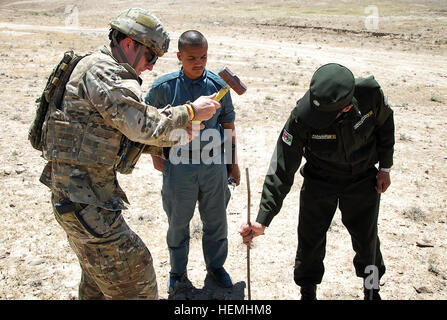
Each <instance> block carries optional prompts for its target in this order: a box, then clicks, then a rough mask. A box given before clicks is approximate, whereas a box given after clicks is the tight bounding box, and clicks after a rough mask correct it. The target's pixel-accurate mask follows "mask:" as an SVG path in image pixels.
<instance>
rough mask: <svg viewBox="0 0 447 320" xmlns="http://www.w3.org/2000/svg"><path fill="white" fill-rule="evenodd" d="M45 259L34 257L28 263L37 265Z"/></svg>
mask: <svg viewBox="0 0 447 320" xmlns="http://www.w3.org/2000/svg"><path fill="white" fill-rule="evenodd" d="M45 261H46V259H45V258H39V259H34V260H31V261H30V262H29V265H31V266H38V265H39V264H42V263H44V262H45Z"/></svg>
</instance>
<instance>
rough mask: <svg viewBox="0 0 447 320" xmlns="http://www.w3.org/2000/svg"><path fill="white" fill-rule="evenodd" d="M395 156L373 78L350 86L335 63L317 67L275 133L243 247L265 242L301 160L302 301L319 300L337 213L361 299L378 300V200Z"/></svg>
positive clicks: (388, 117)
mask: <svg viewBox="0 0 447 320" xmlns="http://www.w3.org/2000/svg"><path fill="white" fill-rule="evenodd" d="M393 149H394V120H393V112H392V110H391V108H390V107H389V105H388V104H387V102H386V99H385V97H384V94H383V92H382V90H381V88H380V86H379V84H378V83H377V81H376V80H375V79H374V77H373V76H370V77H368V78H357V79H355V78H354V76H353V74H352V72H351V71H350V70H349V69H347V68H346V67H344V66H342V65H339V64H336V63H330V64H326V65H324V66H322V67H320V68H319V69H318V70H317V71H316V72H315V73H314V75H313V77H312V80H311V83H310V89H309V90H308V91H307V92H306V94H305V95H304V96H303V97H302V98H301V99H300V100H298V102H297V105H296V107H295V109H293V111H292V112H291V115H290V117H289V119H288V120H287V122H286V124H285V126H284V128H283V129H282V131H281V133H280V136H279V139H278V142H277V144H276V150H275V152H276V157H273V158H272V162H271V168H275V167H276V170H275V172H274V173H273V174H268V175H267V176H266V178H265V181H264V186H263V192H262V197H261V201H260V208H259V213H258V216H257V219H256V222H254V223H252V224H251V225H248V224H243V225H242V226H241V229H240V233H241V235H242V237H243V241H244V243H246V244H249V243H251V241H252V239H253V237H256V236H258V235H260V234H263V233H264V230H265V228H266V227H268V226H269V224H270V223H271V221H272V219H273V217H274V216H275V215H276V214H278V213H279V211H280V209H281V206H282V204H283V200H284V198H285V197H286V195H287V194H288V193H289V191H290V188H291V186H292V185H293V180H294V175H295V173H296V171H297V170H298V168H299V167H300V164H301V160H302V157H304V158H305V159H306V163H305V165H304V166H303V167H302V168H301V170H300V172H301V174H302V176H303V177H304V180H303V185H302V188H301V193H300V210H299V223H298V249H297V253H296V260H295V267H294V280H295V282H296V284H297V285H298V286H300V287H301V298H302V299H316V285H317V284H319V283H321V280H322V278H323V273H324V264H323V260H324V256H325V250H326V249H325V247H326V233H327V230H328V229H329V226H330V224H331V221H332V219H333V216H334V213H335V211H336V209H337V206H338V207H339V209H340V211H341V214H342V222H343V224H344V225H345V227H346V228H347V229H348V231H349V233H350V235H351V239H352V246H353V249H354V251H355V253H356V254H355V257H354V266H355V270H356V275H357V276H358V277H361V278H363V279H364V293H365V299H380V295H379V293H378V291H379V286H378V283H379V279H380V277H382V275H383V274H384V273H385V265H384V262H383V259H382V254H381V251H380V243H379V239H378V236H377V219H378V213H379V203H380V194H381V193H383V192H385V191H386V190H387V188H388V186H389V185H390V168H391V166H392V165H393ZM377 163H378V164H379V168H378V169H377V168H376V166H375V165H376V164H377ZM374 271H375V273H374ZM374 275H375V277H373V278H375V279H373V280H374V281H371V279H370V276H374ZM367 280H368V281H367Z"/></svg>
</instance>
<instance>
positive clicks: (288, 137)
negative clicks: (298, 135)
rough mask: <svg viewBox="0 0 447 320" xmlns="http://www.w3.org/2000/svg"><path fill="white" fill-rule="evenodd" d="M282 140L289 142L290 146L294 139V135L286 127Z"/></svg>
mask: <svg viewBox="0 0 447 320" xmlns="http://www.w3.org/2000/svg"><path fill="white" fill-rule="evenodd" d="M282 141H283V142H284V143H285V144H287V145H288V146H291V145H292V141H293V136H292V135H291V134H290V133H289V132H287V130H286V129H284V132H283V134H282Z"/></svg>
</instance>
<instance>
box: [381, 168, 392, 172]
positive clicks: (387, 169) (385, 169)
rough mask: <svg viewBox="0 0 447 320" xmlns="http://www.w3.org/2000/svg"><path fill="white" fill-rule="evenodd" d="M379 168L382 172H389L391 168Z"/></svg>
mask: <svg viewBox="0 0 447 320" xmlns="http://www.w3.org/2000/svg"><path fill="white" fill-rule="evenodd" d="M379 170H380V171H383V172H390V171H391V168H379Z"/></svg>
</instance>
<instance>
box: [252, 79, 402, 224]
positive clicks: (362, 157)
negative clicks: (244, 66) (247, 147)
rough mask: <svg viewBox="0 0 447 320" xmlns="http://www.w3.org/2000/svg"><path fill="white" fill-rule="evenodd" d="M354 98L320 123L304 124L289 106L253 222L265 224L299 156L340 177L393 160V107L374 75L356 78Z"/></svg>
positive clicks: (317, 169) (277, 206)
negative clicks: (331, 119)
mask: <svg viewBox="0 0 447 320" xmlns="http://www.w3.org/2000/svg"><path fill="white" fill-rule="evenodd" d="M353 104H354V106H355V107H354V108H351V110H350V111H349V112H347V113H344V114H343V115H342V116H341V117H339V118H338V119H337V120H336V121H334V122H333V123H332V124H331V125H330V126H329V127H327V128H324V129H313V128H310V127H308V126H306V124H304V123H303V121H302V120H301V119H300V118H298V117H297V115H296V114H297V112H296V111H297V108H295V109H294V110H293V111H292V113H291V115H290V117H289V119H288V120H287V122H286V124H285V126H284V128H283V130H282V131H281V133H280V136H279V138H278V141H277V144H276V150H275V154H276V156H275V154H274V156H273V157H272V160H271V163H270V168H275V167H276V170H275V172H274V173H272V174H268V175H267V176H266V178H265V181H264V186H263V192H262V197H261V203H260V208H259V213H258V216H257V219H256V221H257V222H259V223H261V224H263V225H265V226H268V225H269V224H270V222H271V221H272V219H273V217H274V216H275V215H276V214H277V213H278V212H279V211H280V209H281V207H282V203H283V200H284V198H285V197H286V195H287V194H288V192H289V191H290V188H291V187H292V185H293V181H294V176H295V173H296V171H297V170H298V168H299V166H300V164H301V160H302V157H303V156H304V158H305V159H306V165H305V167H309V168H312V170H313V171H314V172H318V173H321V174H322V175H325V176H331V177H339V178H348V177H353V176H356V175H359V174H362V173H364V172H365V171H367V170H368V169H371V168H372V167H373V166H374V165H375V164H376V163H379V166H380V167H381V168H390V167H391V166H392V165H393V150H394V120H393V111H392V110H391V108H390V107H389V106H388V104H387V103H386V101H385V98H384V95H383V92H382V90H381V89H380V86H379V84H378V83H377V81H376V80H375V79H374V77H372V76H371V77H368V78H357V79H356V80H355V92H354V99H353ZM297 105H298V104H297ZM359 111H360V113H361V114H360V113H359ZM303 172H305V170H304V171H303V170H302V173H303ZM303 175H304V177H305V178H306V175H305V174H303Z"/></svg>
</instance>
